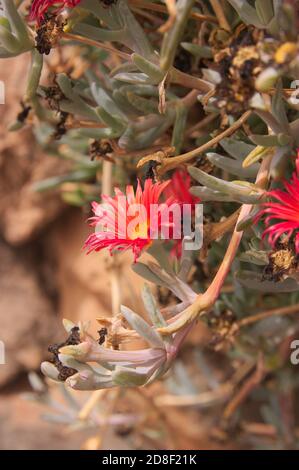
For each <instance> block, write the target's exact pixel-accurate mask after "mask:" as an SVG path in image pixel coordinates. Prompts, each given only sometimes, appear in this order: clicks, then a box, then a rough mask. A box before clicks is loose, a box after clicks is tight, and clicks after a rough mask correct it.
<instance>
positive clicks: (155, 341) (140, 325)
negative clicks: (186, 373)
mask: <svg viewBox="0 0 299 470" xmlns="http://www.w3.org/2000/svg"><path fill="white" fill-rule="evenodd" d="M121 313H122V315H123V316H124V317H125V319H126V320H127V322H128V323H129V325H130V326H131V327H132V328H133V329H134V330H135V331H137V333H138V334H139V335H140V336H141V337H142V338H144V339H145V340H146V341H147V342H148V343H149V344H150V345H151V346H153V347H155V348H160V349H165V345H164V342H163V340H162V338H161V336H160V335H159V333H157V331H156V330H154V329H153V328H152V327H150V326H149V324H148V323H146V321H144V320H143V318H141V317H140V316H139V315H137V314H136V313H135V312H133V310H131V309H129V308H128V307H125V306H124V305H122V306H121Z"/></svg>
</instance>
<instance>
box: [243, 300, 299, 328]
mask: <svg viewBox="0 0 299 470" xmlns="http://www.w3.org/2000/svg"><path fill="white" fill-rule="evenodd" d="M295 313H299V304H294V305H287V306H286V307H279V308H273V309H272V310H268V311H266V312H261V313H257V314H256V315H252V316H250V317H247V318H243V319H242V320H240V321H239V322H238V326H239V328H242V327H243V326H248V325H252V324H253V323H256V322H258V321H262V320H265V319H266V318H270V317H280V316H283V315H292V314H295Z"/></svg>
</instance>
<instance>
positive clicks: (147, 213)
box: [85, 179, 181, 261]
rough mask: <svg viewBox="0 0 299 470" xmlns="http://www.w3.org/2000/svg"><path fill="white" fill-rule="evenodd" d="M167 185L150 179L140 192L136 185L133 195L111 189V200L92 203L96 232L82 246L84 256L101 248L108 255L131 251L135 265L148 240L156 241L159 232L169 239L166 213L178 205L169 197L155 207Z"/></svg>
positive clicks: (130, 190)
mask: <svg viewBox="0 0 299 470" xmlns="http://www.w3.org/2000/svg"><path fill="white" fill-rule="evenodd" d="M169 184H170V181H166V182H164V183H153V182H152V180H151V179H147V180H146V181H145V184H144V189H143V190H142V188H141V185H140V182H138V186H137V190H136V193H135V192H134V189H133V187H132V186H127V188H126V194H124V193H123V192H122V191H120V190H119V189H118V188H115V196H114V197H110V196H105V195H103V196H102V201H103V202H102V204H98V203H97V202H93V203H92V209H93V212H94V214H95V215H94V217H92V218H91V219H90V221H91V226H92V227H96V230H95V232H94V233H92V234H91V235H90V236H89V238H88V239H87V240H86V242H85V248H86V249H87V250H88V253H90V252H92V251H100V250H102V249H104V248H108V249H109V250H110V252H112V251H113V250H118V251H124V250H128V249H131V250H132V251H133V253H134V257H135V261H136V259H137V258H138V257H139V256H140V255H141V252H142V251H143V250H144V249H146V248H148V247H149V246H150V245H151V243H152V240H153V239H156V238H158V234H159V233H161V230H164V229H166V230H168V232H169V236H170V237H172V236H173V233H174V223H173V222H172V221H169V212H168V211H169V209H170V207H171V206H172V205H173V204H175V203H176V204H178V201H176V200H175V198H174V197H173V196H172V195H169V196H168V197H167V199H166V200H165V202H164V203H159V200H160V197H161V195H162V193H163V192H164V191H165V189H166V188H167V187H168V185H169ZM153 205H155V207H156V209H155V210H153ZM179 207H180V205H179ZM167 213H168V214H167ZM179 222H181V220H180V221H179ZM153 234H154V236H153Z"/></svg>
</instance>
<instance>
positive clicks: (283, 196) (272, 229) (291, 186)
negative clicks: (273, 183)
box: [256, 150, 299, 253]
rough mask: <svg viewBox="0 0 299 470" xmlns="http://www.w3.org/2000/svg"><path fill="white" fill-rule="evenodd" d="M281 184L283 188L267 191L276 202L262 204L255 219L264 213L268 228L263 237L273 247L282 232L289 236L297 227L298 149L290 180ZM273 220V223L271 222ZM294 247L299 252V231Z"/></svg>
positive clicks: (298, 215) (298, 218) (298, 194)
mask: <svg viewBox="0 0 299 470" xmlns="http://www.w3.org/2000/svg"><path fill="white" fill-rule="evenodd" d="M283 185H284V190H281V189H274V190H272V191H269V192H268V195H269V196H270V197H272V198H273V199H275V200H276V201H277V202H266V203H265V204H263V209H262V210H261V211H260V212H259V213H258V214H257V217H256V220H259V219H260V218H261V217H263V216H264V215H266V217H265V224H266V226H268V228H267V229H266V230H265V231H264V233H263V238H265V237H268V241H269V243H270V245H271V246H272V247H275V245H276V242H277V241H278V239H279V238H280V237H281V236H282V235H283V234H285V235H286V236H287V237H288V238H290V237H291V236H292V235H293V234H294V232H295V231H297V230H298V229H299V150H298V156H297V160H296V170H295V171H294V173H293V175H292V178H291V181H289V182H288V181H284V182H283ZM273 221H275V223H273V224H272V222H273ZM270 224H271V225H270ZM295 248H296V252H297V253H299V232H296V234H295Z"/></svg>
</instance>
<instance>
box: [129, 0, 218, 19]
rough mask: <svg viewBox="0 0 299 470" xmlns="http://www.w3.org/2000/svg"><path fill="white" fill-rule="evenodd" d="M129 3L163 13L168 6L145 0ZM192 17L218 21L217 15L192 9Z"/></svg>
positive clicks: (133, 0)
mask: <svg viewBox="0 0 299 470" xmlns="http://www.w3.org/2000/svg"><path fill="white" fill-rule="evenodd" d="M129 5H134V6H138V8H144V9H145V10H152V11H158V12H161V13H167V12H168V10H167V7H166V6H164V5H159V4H157V3H151V2H147V1H143V0H130V1H129ZM190 18H193V19H194V20H197V21H210V22H211V23H216V24H217V23H218V20H217V18H216V17H215V16H212V15H202V14H201V13H197V12H195V11H192V12H191V14H190Z"/></svg>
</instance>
